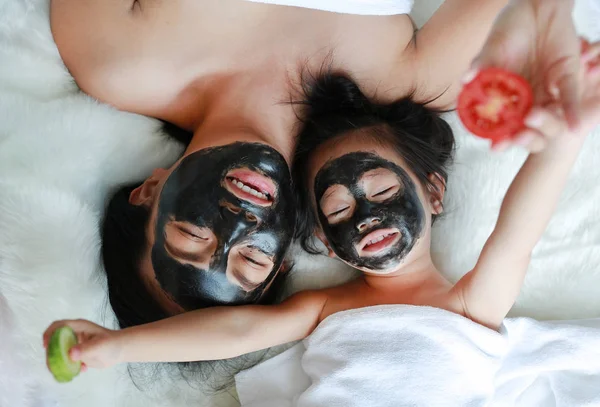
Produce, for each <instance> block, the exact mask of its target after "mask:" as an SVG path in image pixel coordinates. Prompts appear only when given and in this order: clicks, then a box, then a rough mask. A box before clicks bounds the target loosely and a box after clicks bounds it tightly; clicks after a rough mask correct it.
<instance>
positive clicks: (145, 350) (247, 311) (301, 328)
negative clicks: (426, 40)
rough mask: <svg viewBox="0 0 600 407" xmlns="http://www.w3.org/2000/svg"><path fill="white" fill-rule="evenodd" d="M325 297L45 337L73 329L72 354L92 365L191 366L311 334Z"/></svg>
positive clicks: (79, 328)
mask: <svg viewBox="0 0 600 407" xmlns="http://www.w3.org/2000/svg"><path fill="white" fill-rule="evenodd" d="M326 300H327V296H326V294H324V293H323V292H320V291H305V292H302V293H299V294H296V295H294V296H292V297H290V298H289V299H288V300H286V301H284V302H283V303H281V304H279V305H265V306H262V305H248V306H237V307H215V308H207V309H201V310H196V311H190V312H186V313H185V314H181V315H178V316H175V317H172V318H167V319H164V320H161V321H157V322H153V323H150V324H145V325H139V326H135V327H131V328H126V329H123V330H121V331H111V330H107V329H105V328H102V327H100V326H98V325H96V324H93V323H91V322H89V321H81V320H80V321H59V322H55V323H54V324H52V325H51V326H50V327H49V328H48V329H47V331H46V334H45V335H44V339H45V341H44V342H45V343H47V341H48V339H49V336H50V335H51V334H52V332H54V330H55V329H57V328H59V327H60V326H65V325H67V326H70V327H71V328H73V330H75V332H76V334H77V336H78V338H79V341H80V343H79V345H77V346H76V347H74V348H73V349H72V350H71V352H70V356H71V358H72V359H73V360H81V361H82V362H84V363H85V364H86V365H87V366H89V367H96V368H102V367H108V366H112V365H114V364H116V363H123V362H187V361H199V360H217V359H227V358H232V357H235V356H239V355H243V354H245V353H249V352H253V351H256V350H260V349H264V348H268V347H271V346H275V345H279V344H283V343H287V342H291V341H295V340H298V339H302V338H305V337H306V336H308V335H309V334H310V333H311V332H312V331H313V330H314V329H315V327H316V326H317V324H318V323H319V320H320V316H321V311H322V310H323V307H324V305H325V303H326Z"/></svg>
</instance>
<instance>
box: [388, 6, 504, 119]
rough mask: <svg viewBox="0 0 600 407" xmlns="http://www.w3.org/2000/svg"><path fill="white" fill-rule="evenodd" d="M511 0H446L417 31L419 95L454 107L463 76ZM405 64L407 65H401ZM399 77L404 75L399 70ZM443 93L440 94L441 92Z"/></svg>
mask: <svg viewBox="0 0 600 407" xmlns="http://www.w3.org/2000/svg"><path fill="white" fill-rule="evenodd" d="M507 3H508V0H485V1H481V0H445V1H444V3H443V4H442V5H441V6H440V8H439V9H438V10H437V11H436V12H435V13H434V14H433V16H432V17H431V18H430V19H429V21H427V23H426V24H425V25H424V26H423V28H421V29H420V30H419V31H418V32H417V35H416V49H415V52H416V72H417V73H418V76H419V77H418V86H419V87H421V88H422V87H425V90H424V91H419V93H418V94H417V95H415V96H416V97H418V98H419V99H427V100H431V99H434V98H437V97H438V96H439V98H437V99H435V101H433V102H432V103H431V105H432V106H433V107H437V108H443V109H447V108H452V107H454V104H455V102H456V97H457V95H458V92H459V91H460V89H461V85H460V78H461V77H462V76H463V75H464V74H465V72H467V70H468V69H469V66H470V65H471V62H472V61H473V59H474V58H475V56H476V55H477V54H478V52H479V51H480V50H481V47H482V46H483V44H484V42H485V39H486V37H487V35H488V33H489V32H490V30H491V28H492V25H493V22H494V20H495V18H496V17H497V16H498V14H499V13H500V11H501V10H502V7H504V6H505V5H506V4H507ZM402 66H404V65H402ZM398 75H400V76H399V77H403V75H402V73H399V74H398ZM440 95H441V96H440Z"/></svg>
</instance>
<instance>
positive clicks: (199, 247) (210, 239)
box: [164, 220, 217, 268]
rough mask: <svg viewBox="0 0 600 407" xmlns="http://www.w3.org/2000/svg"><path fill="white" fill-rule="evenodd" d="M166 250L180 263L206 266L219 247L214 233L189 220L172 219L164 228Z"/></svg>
mask: <svg viewBox="0 0 600 407" xmlns="http://www.w3.org/2000/svg"><path fill="white" fill-rule="evenodd" d="M164 239H165V250H166V251H167V253H168V254H169V255H170V256H171V257H173V258H174V259H175V260H177V261H179V262H180V263H186V264H192V265H194V266H195V267H197V268H206V267H208V265H209V263H210V259H211V258H212V255H213V254H214V251H215V250H216V247H217V239H216V236H215V235H214V233H213V232H212V231H211V230H210V229H208V228H206V227H199V226H196V225H194V224H192V223H189V222H180V221H176V220H170V221H169V222H167V224H166V225H165V229H164Z"/></svg>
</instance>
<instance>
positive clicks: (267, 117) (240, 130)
mask: <svg viewBox="0 0 600 407" xmlns="http://www.w3.org/2000/svg"><path fill="white" fill-rule="evenodd" d="M301 68H302V67H298V66H294V65H293V64H288V65H286V64H284V63H281V62H277V61H275V60H273V61H270V62H268V63H265V64H264V65H263V66H262V67H261V69H252V70H249V71H240V72H235V73H230V74H229V75H221V76H219V77H213V78H211V79H210V80H205V81H203V82H204V83H198V84H197V86H198V88H197V95H201V96H202V97H201V100H199V101H198V102H199V104H198V105H197V106H198V110H197V111H199V112H201V113H200V114H195V115H194V117H189V118H188V126H189V128H190V129H192V130H193V131H194V137H193V139H192V141H191V143H190V145H189V147H188V150H187V151H186V153H190V152H193V151H197V150H199V149H202V148H207V147H213V146H218V145H223V144H228V143H231V142H236V141H247V142H259V143H265V144H268V145H270V146H272V147H273V148H275V149H276V150H277V151H279V152H280V153H281V154H282V155H283V156H284V158H285V159H286V161H287V162H288V164H290V163H291V159H292V154H293V148H294V144H295V143H294V135H295V133H296V131H297V128H296V127H297V124H298V116H297V113H298V108H297V107H296V106H294V105H293V104H291V103H290V101H291V100H292V98H295V96H294V95H297V97H298V98H300V97H301V95H299V93H298V89H299V84H300V79H299V77H300V72H301ZM308 69H311V68H310V67H308Z"/></svg>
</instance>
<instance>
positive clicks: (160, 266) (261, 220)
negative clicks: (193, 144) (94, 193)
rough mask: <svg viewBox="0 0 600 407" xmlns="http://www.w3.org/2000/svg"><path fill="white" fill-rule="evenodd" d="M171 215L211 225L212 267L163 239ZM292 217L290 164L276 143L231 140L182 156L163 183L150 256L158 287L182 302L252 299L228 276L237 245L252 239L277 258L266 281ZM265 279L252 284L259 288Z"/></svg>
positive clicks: (290, 231) (193, 305)
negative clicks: (190, 259) (185, 257)
mask: <svg viewBox="0 0 600 407" xmlns="http://www.w3.org/2000/svg"><path fill="white" fill-rule="evenodd" d="M169 221H177V222H186V223H189V224H192V225H195V226H197V227H199V228H208V229H210V230H211V231H212V233H214V236H215V237H216V249H215V250H214V254H212V256H211V258H210V261H209V265H208V267H207V268H197V267H194V266H193V265H191V264H189V263H185V262H183V263H182V262H180V261H179V260H176V259H175V258H173V256H171V254H170V253H169V252H168V250H167V249H166V247H165V226H166V225H167V223H168V222H169ZM294 225H295V205H294V197H293V190H292V183H291V178H290V173H289V168H288V166H287V163H286V162H285V160H284V158H283V157H282V156H281V154H279V153H278V152H277V151H275V150H274V149H273V148H271V147H269V146H267V145H264V144H258V143H233V144H229V145H226V146H222V147H215V148H209V149H205V150H200V151H198V152H195V153H193V154H190V155H189V156H187V157H185V158H184V159H183V160H182V161H181V163H180V164H179V166H178V167H177V168H176V169H175V170H174V171H173V173H171V175H170V176H169V178H168V179H167V181H166V182H165V184H164V187H163V189H162V192H161V195H160V200H159V204H158V215H157V222H156V230H155V233H156V239H155V243H154V246H153V247H152V264H153V267H154V271H155V274H156V278H157V280H158V282H159V283H160V285H161V287H162V288H163V289H164V290H165V291H166V292H167V293H168V294H169V295H170V296H171V297H172V298H173V299H174V300H175V301H176V302H177V303H178V304H179V305H181V306H182V307H184V308H185V309H188V310H189V309H197V308H203V307H206V306H211V305H219V304H242V303H250V302H255V301H256V300H257V297H256V294H252V293H248V292H247V291H245V290H244V289H242V288H241V287H239V286H238V285H236V284H234V283H232V282H231V281H230V280H229V279H228V278H227V274H226V273H227V270H228V261H229V258H230V255H231V254H232V252H233V251H234V250H237V249H239V248H240V247H250V248H253V249H256V250H259V251H261V252H263V253H264V254H266V255H267V256H268V257H269V258H270V259H271V260H272V261H273V263H274V266H273V269H272V270H271V273H270V275H269V276H268V277H267V279H266V280H265V282H264V283H263V284H262V288H264V286H266V285H267V284H268V283H269V282H270V281H271V280H272V279H273V277H274V276H275V274H276V273H277V271H278V270H279V268H280V266H281V264H282V262H283V260H284V257H285V253H286V251H287V249H288V247H289V245H290V242H291V239H292V236H293V233H294ZM260 288H261V287H259V288H257V289H256V290H254V291H253V292H257V293H258V292H260V291H261V290H260Z"/></svg>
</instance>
